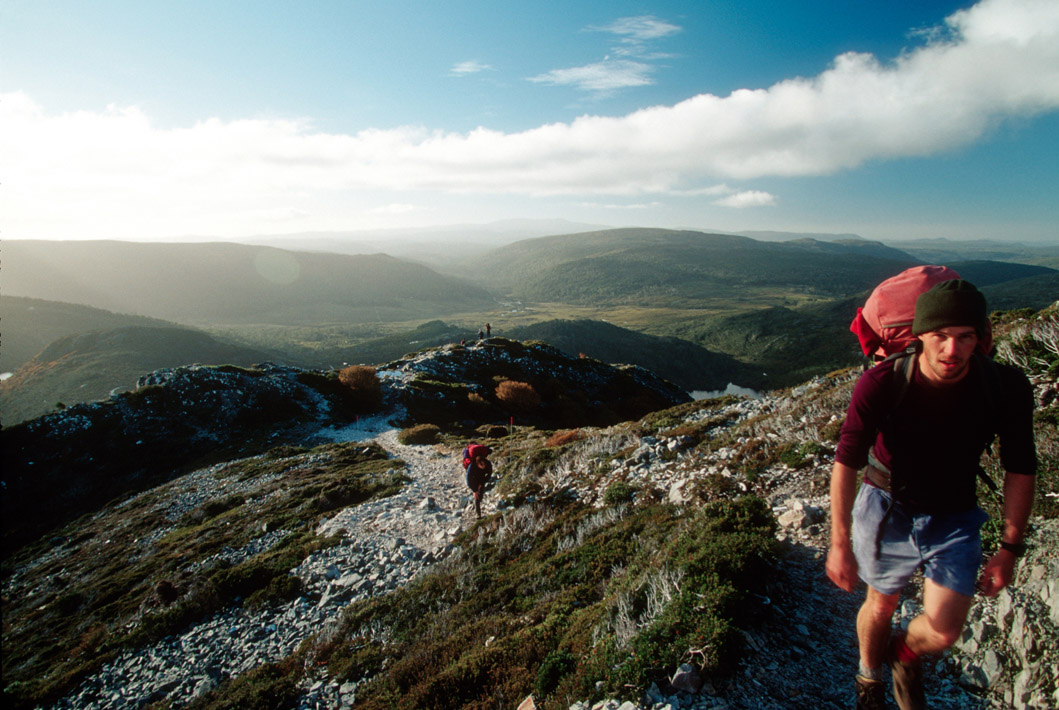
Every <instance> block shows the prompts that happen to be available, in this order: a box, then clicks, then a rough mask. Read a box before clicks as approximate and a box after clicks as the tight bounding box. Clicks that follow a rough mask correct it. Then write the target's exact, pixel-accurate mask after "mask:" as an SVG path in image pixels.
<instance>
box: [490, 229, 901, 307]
mask: <svg viewBox="0 0 1059 710" xmlns="http://www.w3.org/2000/svg"><path fill="white" fill-rule="evenodd" d="M822 245H823V243H821V242H813V241H809V242H804V243H802V244H791V243H774V242H759V241H755V240H753V239H750V238H747V237H738V236H732V235H719V234H704V233H702V232H689V231H682V232H680V231H672V230H663V229H617V230H607V231H602V232H588V233H584V234H576V235H564V236H557V237H544V238H540V239H530V240H525V241H522V242H517V243H515V244H512V245H509V246H506V247H502V248H500V249H497V250H496V251H494V252H492V253H490V254H488V255H486V256H484V257H482V258H481V259H478V260H476V261H475V268H476V270H477V271H478V272H479V273H481V274H482V279H483V280H485V281H486V282H487V283H490V284H492V285H493V287H494V288H497V289H501V288H503V289H506V290H507V292H509V293H510V294H511V295H512V296H514V297H518V298H523V299H527V300H536V301H551V302H554V301H562V302H568V303H579V304H587V303H592V304H600V303H639V304H642V305H663V304H664V305H685V306H688V305H691V304H696V303H697V304H698V306H699V307H701V306H702V304H703V302H707V303H714V304H716V303H718V302H728V303H729V304H732V303H742V302H750V301H753V300H755V299H759V298H761V297H763V296H766V295H767V296H769V297H770V298H771V299H772V300H776V298H777V297H778V296H779V297H782V296H784V295H786V296H800V297H804V296H816V297H837V296H844V295H849V294H851V293H856V292H858V291H861V290H864V289H866V288H871V287H872V286H874V285H875V284H876V283H878V282H879V281H881V280H882V279H884V278H886V277H888V276H890V275H892V274H894V273H896V272H898V271H900V270H901V269H903V268H906V267H908V266H911V265H913V264H914V263H916V260H915V259H914V258H912V257H910V256H907V255H903V256H902V255H900V253H897V254H894V255H893V257H891V258H880V257H877V256H874V255H866V254H865V253H864V252H863V251H862V250H861V246H860V245H859V244H857V245H856V246H847V247H844V246H841V245H827V246H826V247H825V246H822Z"/></svg>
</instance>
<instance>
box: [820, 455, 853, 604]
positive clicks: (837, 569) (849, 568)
mask: <svg viewBox="0 0 1059 710" xmlns="http://www.w3.org/2000/svg"><path fill="white" fill-rule="evenodd" d="M856 494H857V469H855V468H852V467H851V466H847V465H845V464H841V463H839V462H838V461H836V462H835V465H834V466H833V467H832V469H831V548H830V549H829V550H828V551H827V576H828V577H829V578H830V579H831V581H832V582H834V583H835V584H837V585H838V586H839V587H841V588H842V589H845V590H846V591H847V592H852V591H853V590H854V589H856V587H857V583H858V581H859V579H858V577H857V560H856V558H855V557H854V556H853V544H852V543H851V542H850V530H851V529H852V524H853V500H854V498H855V497H856Z"/></svg>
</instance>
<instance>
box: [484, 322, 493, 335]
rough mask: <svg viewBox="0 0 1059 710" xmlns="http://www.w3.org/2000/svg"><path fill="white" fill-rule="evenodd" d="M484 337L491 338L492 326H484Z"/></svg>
mask: <svg viewBox="0 0 1059 710" xmlns="http://www.w3.org/2000/svg"><path fill="white" fill-rule="evenodd" d="M485 337H487V338H491V337H493V326H491V325H489V324H488V323H486V324H485Z"/></svg>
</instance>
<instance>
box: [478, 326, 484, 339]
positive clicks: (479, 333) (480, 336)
mask: <svg viewBox="0 0 1059 710" xmlns="http://www.w3.org/2000/svg"><path fill="white" fill-rule="evenodd" d="M484 337H485V333H483V332H482V329H481V328H479V329H478V339H479V340H481V339H482V338H484Z"/></svg>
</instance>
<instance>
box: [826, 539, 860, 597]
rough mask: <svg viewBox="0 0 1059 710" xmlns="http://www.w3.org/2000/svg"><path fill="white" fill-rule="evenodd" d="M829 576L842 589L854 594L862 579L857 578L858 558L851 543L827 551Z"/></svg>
mask: <svg viewBox="0 0 1059 710" xmlns="http://www.w3.org/2000/svg"><path fill="white" fill-rule="evenodd" d="M827 576H828V578H829V579H830V580H831V581H832V582H834V583H835V584H837V585H838V586H839V587H840V588H841V589H845V590H846V591H847V592H852V591H853V590H854V589H856V588H857V583H858V582H860V578H858V577H857V558H856V557H854V556H853V548H852V547H850V545H849V543H848V542H847V543H846V544H841V543H840V544H833V545H831V549H830V550H828V551H827Z"/></svg>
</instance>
